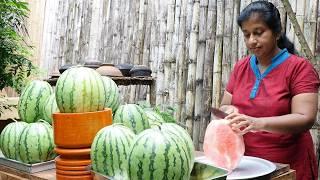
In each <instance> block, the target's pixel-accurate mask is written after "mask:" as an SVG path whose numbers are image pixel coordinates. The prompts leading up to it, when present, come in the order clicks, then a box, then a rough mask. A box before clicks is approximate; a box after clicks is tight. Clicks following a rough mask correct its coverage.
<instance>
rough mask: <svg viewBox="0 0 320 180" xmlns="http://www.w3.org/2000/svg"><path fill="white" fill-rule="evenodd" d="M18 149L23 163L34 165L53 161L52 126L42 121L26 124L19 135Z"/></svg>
mask: <svg viewBox="0 0 320 180" xmlns="http://www.w3.org/2000/svg"><path fill="white" fill-rule="evenodd" d="M18 149H19V157H20V159H21V161H22V162H24V163H28V164H34V163H39V162H44V161H48V160H51V159H53V158H54V152H53V149H54V140H53V129H52V126H51V125H50V124H49V123H48V122H46V121H43V120H40V121H38V122H35V123H30V124H28V126H27V127H26V128H25V129H24V130H23V131H22V133H21V135H20V139H19V144H18Z"/></svg>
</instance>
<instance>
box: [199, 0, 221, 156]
mask: <svg viewBox="0 0 320 180" xmlns="http://www.w3.org/2000/svg"><path fill="white" fill-rule="evenodd" d="M216 24H217V1H216V0H212V1H209V3H208V13H207V30H206V51H205V57H204V58H205V60H204V72H203V115H202V117H201V123H200V134H199V149H200V150H202V146H203V139H204V134H205V129H206V128H207V124H208V123H209V122H210V114H211V113H210V107H211V103H212V86H213V84H212V74H213V55H214V49H215V37H216Z"/></svg>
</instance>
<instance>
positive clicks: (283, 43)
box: [237, 1, 295, 54]
mask: <svg viewBox="0 0 320 180" xmlns="http://www.w3.org/2000/svg"><path fill="white" fill-rule="evenodd" d="M252 14H258V15H260V18H261V19H262V20H263V21H264V22H265V23H266V24H267V26H268V27H269V28H270V29H271V30H272V32H273V33H274V34H276V35H280V38H279V39H278V47H279V48H280V49H284V48H287V49H288V51H289V52H290V53H291V54H294V51H295V49H294V45H293V43H292V42H290V41H289V39H288V38H287V37H286V35H285V34H284V33H283V34H282V32H281V30H282V27H281V18H280V13H279V10H278V9H277V8H276V7H275V6H274V5H273V4H272V3H271V2H268V1H255V2H252V3H250V4H249V5H248V6H247V7H245V8H244V9H243V10H242V11H241V13H240V15H239V17H238V19H237V23H238V25H239V26H240V27H242V23H243V22H244V21H247V20H248V19H249V18H250V17H251V15H252Z"/></svg>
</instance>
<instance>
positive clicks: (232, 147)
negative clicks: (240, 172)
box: [203, 119, 245, 171]
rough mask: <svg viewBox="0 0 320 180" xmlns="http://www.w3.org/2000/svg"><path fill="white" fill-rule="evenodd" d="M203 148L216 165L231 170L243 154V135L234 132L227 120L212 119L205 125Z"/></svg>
mask: <svg viewBox="0 0 320 180" xmlns="http://www.w3.org/2000/svg"><path fill="white" fill-rule="evenodd" d="M203 150H204V154H205V156H206V157H207V158H208V159H209V160H210V161H211V162H212V163H213V164H214V165H215V166H217V167H221V168H225V169H227V170H228V171H232V170H233V169H235V168H236V167H237V165H238V164H239V162H240V160H241V158H242V157H243V155H244V151H245V145H244V142H243V137H242V136H241V135H239V134H237V133H235V132H234V131H233V130H232V128H231V127H230V125H229V121H228V120H223V119H220V120H213V121H211V122H210V123H209V125H208V126H207V129H206V132H205V136H204V142H203Z"/></svg>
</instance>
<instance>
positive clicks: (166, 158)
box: [128, 125, 194, 180]
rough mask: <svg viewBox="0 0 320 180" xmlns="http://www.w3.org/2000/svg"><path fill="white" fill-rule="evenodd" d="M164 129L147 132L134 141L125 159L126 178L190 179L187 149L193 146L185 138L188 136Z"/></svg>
mask: <svg viewBox="0 0 320 180" xmlns="http://www.w3.org/2000/svg"><path fill="white" fill-rule="evenodd" d="M169 126H170V125H169ZM166 128H167V127H165V126H160V127H158V128H152V129H147V130H145V131H143V132H141V133H140V134H139V135H138V136H137V137H136V138H135V140H134V141H133V143H132V145H131V150H130V154H129V160H128V166H129V169H128V176H129V179H136V180H145V179H153V180H163V179H176V180H186V179H189V177H190V173H191V170H192V167H193V163H191V162H193V161H194V159H190V151H189V150H190V148H189V147H188V146H193V144H186V143H189V142H188V140H184V139H185V138H186V139H189V138H190V137H189V135H187V134H185V133H184V134H183V133H182V134H180V133H178V132H177V133H171V130H166ZM178 134H180V135H181V136H178ZM188 149H189V150H188ZM191 149H193V148H191Z"/></svg>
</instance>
